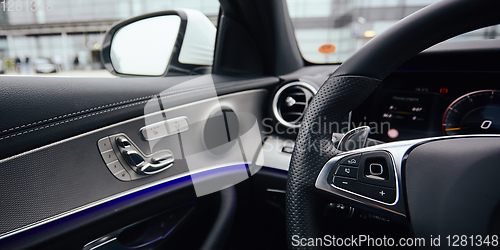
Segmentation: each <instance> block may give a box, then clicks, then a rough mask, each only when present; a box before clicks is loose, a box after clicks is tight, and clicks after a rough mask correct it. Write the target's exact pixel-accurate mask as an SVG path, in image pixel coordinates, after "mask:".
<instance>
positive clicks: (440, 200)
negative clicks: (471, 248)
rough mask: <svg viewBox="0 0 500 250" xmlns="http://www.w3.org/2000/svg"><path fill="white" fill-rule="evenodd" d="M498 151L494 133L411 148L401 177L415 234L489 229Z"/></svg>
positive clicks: (498, 197) (498, 196)
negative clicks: (487, 135) (488, 135)
mask: <svg viewBox="0 0 500 250" xmlns="http://www.w3.org/2000/svg"><path fill="white" fill-rule="evenodd" d="M499 153H500V138H499V137H497V138H493V137H480V138H457V139H450V140H440V141H434V142H429V143H426V144H423V145H420V146H418V147H416V148H415V149H413V150H412V151H411V152H410V153H409V155H408V158H407V160H406V164H405V166H404V168H403V171H404V172H403V173H404V175H403V176H404V180H405V182H404V183H406V185H405V186H406V198H407V202H408V211H409V218H410V220H411V222H412V227H413V232H414V234H415V236H416V237H425V238H428V237H429V236H430V235H441V238H442V239H441V240H444V239H443V237H445V235H468V236H470V235H482V236H483V237H485V236H486V235H488V234H489V235H492V234H494V233H493V232H491V231H489V229H491V227H490V226H491V224H497V225H498V221H495V220H494V219H493V216H494V215H495V210H497V211H496V215H498V204H499V201H500V192H498V190H499V189H500V182H499V181H498V179H497V176H499V175H500V168H499V166H498V162H499V161H500V154H499ZM497 218H498V217H497ZM497 229H498V228H497ZM496 233H498V232H496ZM452 242H453V240H452ZM469 244H470V242H469ZM485 246H486V245H485Z"/></svg>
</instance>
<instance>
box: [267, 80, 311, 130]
mask: <svg viewBox="0 0 500 250" xmlns="http://www.w3.org/2000/svg"><path fill="white" fill-rule="evenodd" d="M316 92H317V90H316V88H314V87H313V86H312V85H310V84H308V83H305V82H300V81H298V82H290V83H287V84H285V85H283V86H282V87H281V88H280V89H279V90H278V91H277V92H276V94H275V95H274V98H273V104H272V108H273V114H274V116H275V117H276V119H277V120H278V122H279V123H280V124H282V125H284V126H286V127H289V128H298V127H300V123H301V121H302V118H303V116H304V113H305V111H306V110H307V107H308V105H309V102H310V101H311V99H312V97H313V96H314V95H315V94H316Z"/></svg>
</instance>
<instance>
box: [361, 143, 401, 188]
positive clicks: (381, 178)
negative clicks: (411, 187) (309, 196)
mask: <svg viewBox="0 0 500 250" xmlns="http://www.w3.org/2000/svg"><path fill="white" fill-rule="evenodd" d="M358 180H359V181H360V182H362V183H366V184H371V185H376V186H382V187H388V188H396V178H395V172H394V165H393V164H392V157H391V156H390V155H389V153H387V152H385V151H375V152H369V153H363V154H362V156H361V159H360V165H359V174H358Z"/></svg>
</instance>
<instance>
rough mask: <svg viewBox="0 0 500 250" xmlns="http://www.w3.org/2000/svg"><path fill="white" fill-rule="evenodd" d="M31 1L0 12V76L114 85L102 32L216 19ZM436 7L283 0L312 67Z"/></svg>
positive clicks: (134, 1)
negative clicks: (170, 19)
mask: <svg viewBox="0 0 500 250" xmlns="http://www.w3.org/2000/svg"><path fill="white" fill-rule="evenodd" d="M7 1H9V0H7ZM10 1H13V2H14V3H16V2H17V1H21V0H10ZM35 1H37V3H38V4H41V3H42V2H43V4H45V8H43V9H42V8H38V9H37V10H36V11H26V8H25V9H24V11H4V10H0V58H1V59H2V62H1V69H0V73H2V72H3V74H10V75H33V74H47V75H64V76H93V77H112V76H111V74H109V73H108V72H107V71H106V70H104V67H103V65H102V64H101V62H100V53H99V51H100V48H101V43H102V40H103V37H104V33H105V31H106V29H107V28H108V27H109V26H111V25H112V24H113V23H114V22H116V21H119V20H122V19H127V18H130V17H133V16H137V15H141V14H144V13H149V12H155V11H161V10H172V9H177V8H189V9H195V10H199V11H201V12H202V13H204V14H205V15H207V17H208V18H209V19H210V20H211V21H212V22H213V23H214V25H216V24H217V16H218V12H219V2H218V1H217V0H50V1H49V0H35ZM23 2H25V1H23ZM434 2H437V0H287V3H288V9H289V12H290V16H291V17H292V21H293V24H294V27H295V34H296V37H297V40H298V44H299V47H300V50H301V52H302V55H303V57H304V59H306V60H307V61H310V62H313V63H339V62H343V61H345V60H346V59H347V58H349V56H350V55H351V54H352V53H354V52H355V51H356V50H358V49H359V48H360V47H361V46H363V45H364V44H365V43H366V42H368V41H369V40H370V39H372V38H373V37H375V36H376V35H377V34H380V33H382V32H383V31H384V30H386V29H387V28H389V27H390V26H392V25H393V24H395V23H396V22H397V21H398V20H400V19H402V18H404V17H405V16H407V15H409V14H411V13H413V12H415V11H417V10H418V9H421V8H423V7H425V6H426V5H428V4H432V3H434ZM48 4H50V5H51V6H52V8H47V6H48ZM49 9H50V10H49ZM499 34H500V27H498V26H494V27H488V28H485V29H481V30H477V31H474V32H471V33H468V34H465V35H462V36H460V37H457V38H454V39H452V40H480V39H495V38H498V36H499Z"/></svg>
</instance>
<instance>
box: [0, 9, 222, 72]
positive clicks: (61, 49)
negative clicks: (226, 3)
mask: <svg viewBox="0 0 500 250" xmlns="http://www.w3.org/2000/svg"><path fill="white" fill-rule="evenodd" d="M13 1H14V2H15V1H20V0H13ZM37 1H38V3H39V4H41V3H42V0H37ZM30 2H31V1H30ZM23 3H24V1H23ZM44 4H45V8H44V9H42V8H39V9H38V10H37V11H26V10H25V9H24V10H23V11H0V58H3V57H10V58H15V57H19V58H21V61H23V62H24V60H25V58H26V57H29V58H30V59H31V60H32V59H34V58H49V59H51V60H52V61H54V62H55V63H56V64H60V65H61V66H62V68H63V69H65V70H71V69H74V68H75V67H76V68H78V69H82V70H84V69H87V70H88V69H98V68H101V64H100V58H99V49H100V46H101V42H102V40H103V37H104V33H105V31H106V29H108V28H109V26H111V25H112V24H113V23H115V22H116V21H118V20H122V19H127V18H130V17H133V16H137V15H141V14H145V13H149V12H155V11H161V10H172V9H178V8H189V9H195V10H199V11H201V12H202V13H204V14H206V15H207V16H208V17H209V18H210V19H211V20H212V21H213V22H216V20H217V14H218V12H219V2H218V1H217V0H169V1H165V0H50V4H51V5H52V8H47V7H48V6H47V5H48V4H49V1H48V0H45V1H44ZM48 9H51V10H50V11H49V10H48ZM76 58H78V60H77V61H78V64H75V59H76Z"/></svg>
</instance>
